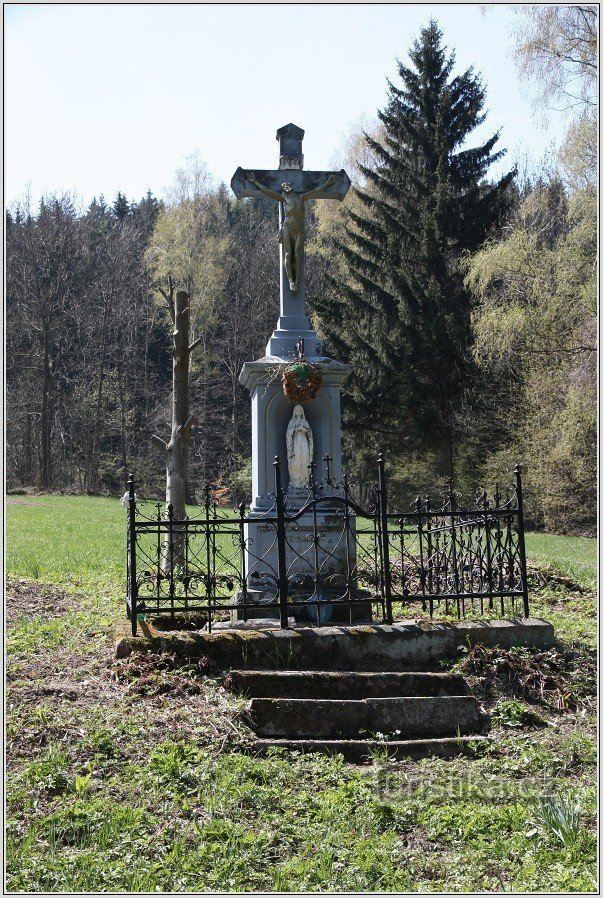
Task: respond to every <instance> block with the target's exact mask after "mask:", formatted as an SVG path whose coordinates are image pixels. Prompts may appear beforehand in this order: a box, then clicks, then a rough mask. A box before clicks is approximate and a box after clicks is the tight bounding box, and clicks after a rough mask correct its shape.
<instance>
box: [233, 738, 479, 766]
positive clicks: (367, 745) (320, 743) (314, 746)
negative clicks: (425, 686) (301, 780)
mask: <svg viewBox="0 0 603 898" xmlns="http://www.w3.org/2000/svg"><path fill="white" fill-rule="evenodd" d="M490 744H491V743H490V740H489V739H488V738H487V737H486V736H460V737H455V738H453V739H452V738H448V739H406V740H403V741H393V740H392V741H390V740H387V741H381V740H377V739H256V740H255V742H253V743H252V744H251V746H250V750H251V751H252V752H253V753H254V754H259V755H265V754H267V753H268V751H269V750H270V749H271V748H284V749H287V750H288V751H298V752H301V754H310V753H320V754H323V755H343V757H344V758H345V760H346V761H353V762H355V763H357V764H359V763H362V762H366V761H369V760H371V758H372V757H374V755H375V754H376V753H387V757H388V758H390V759H392V760H395V759H398V758H427V757H434V756H435V757H439V758H451V757H454V756H455V755H463V754H464V755H475V754H479V753H480V752H482V751H484V750H485V749H486V748H488V746H489V745H490Z"/></svg>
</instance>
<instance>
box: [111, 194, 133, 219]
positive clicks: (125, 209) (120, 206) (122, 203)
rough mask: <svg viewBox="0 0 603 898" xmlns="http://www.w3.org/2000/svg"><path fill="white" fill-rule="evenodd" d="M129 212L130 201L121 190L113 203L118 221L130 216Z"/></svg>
mask: <svg viewBox="0 0 603 898" xmlns="http://www.w3.org/2000/svg"><path fill="white" fill-rule="evenodd" d="M129 213H130V204H129V203H128V201H127V199H126V197H125V196H124V195H123V194H122V193H121V191H118V192H117V197H116V199H115V202H114V203H113V214H114V215H115V217H116V219H117V220H118V221H123V220H124V218H127V217H128V215H129Z"/></svg>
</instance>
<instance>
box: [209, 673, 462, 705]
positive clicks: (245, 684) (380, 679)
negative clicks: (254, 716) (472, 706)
mask: <svg viewBox="0 0 603 898" xmlns="http://www.w3.org/2000/svg"><path fill="white" fill-rule="evenodd" d="M224 685H225V686H226V688H227V689H230V690H232V691H233V692H238V693H240V694H241V695H245V696H248V697H249V698H316V699H327V698H331V699H361V698H401V697H403V696H438V695H468V694H469V687H468V686H467V683H466V682H465V680H464V678H463V677H462V676H461V675H460V674H449V673H362V672H359V671H319V670H318V671H317V670H307V671H298V670H233V671H231V672H230V673H229V675H228V677H227V678H226V681H225V683H224Z"/></svg>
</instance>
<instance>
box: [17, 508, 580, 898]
mask: <svg viewBox="0 0 603 898" xmlns="http://www.w3.org/2000/svg"><path fill="white" fill-rule="evenodd" d="M9 499H10V502H9V505H8V507H7V521H8V532H7V549H8V552H7V568H8V573H9V574H10V575H12V577H13V578H18V579H15V580H12V581H11V585H10V588H9V594H8V597H7V611H8V615H9V622H8V631H7V637H8V639H7V645H8V651H9V659H8V669H7V684H8V696H7V721H6V727H7V730H6V738H7V762H8V780H7V785H8V794H7V835H6V840H7V841H6V849H7V851H6V864H7V886H8V889H10V890H11V891H24V892H36V891H40V892H58V891H74V892H87V891H103V890H104V891H116V892H122V891H123V892H147V891H148V892H154V891H175V892H188V891H190V892H199V891H331V890H332V891H354V892H356V891H402V892H403V891H409V892H420V891H424V892H463V891H470V892H472V891H483V892H501V891H503V892H505V891H506V892H525V891H543V892H589V891H590V892H594V891H595V890H596V886H597V883H596V872H595V871H596V854H595V849H596V846H595V831H596V830H595V810H596V794H595V787H594V785H593V783H594V782H595V779H596V719H595V713H594V712H595V709H594V704H593V696H592V686H593V684H592V682H590V679H592V678H591V673H590V672H591V670H592V664H593V660H592V659H593V652H592V646H593V644H594V636H595V618H594V614H595V597H594V594H593V592H592V591H591V590H590V587H589V586H588V584H589V583H590V584H592V583H593V582H594V579H593V578H594V572H595V544H594V541H592V540H585V539H584V540H583V539H579V540H575V539H573V538H570V537H553V536H545V535H541V534H528V537H527V548H528V558H529V561H530V562H532V561H533V560H534V561H537V562H538V564H539V566H541V567H542V569H543V570H544V571H545V572H548V574H547V575H546V576H545V577H544V578H541V579H539V580H536V581H535V585H534V589H533V590H532V606H533V609H534V613H535V614H539V615H540V616H542V617H546V618H550V619H552V620H554V622H555V626H556V629H557V632H558V634H559V635H561V636H562V638H563V642H562V644H561V645H560V646H559V647H558V648H557V649H556V650H554V651H553V650H551V651H550V652H548V653H544V654H543V653H541V654H540V655H538V654H537V653H530V652H529V651H527V650H526V651H525V652H523V653H521V652H520V653H518V654H517V653H516V656H514V655H513V654H512V653H506V655H504V656H503V654H501V653H499V654H498V655H496V654H490V655H488V654H487V652H486V651H484V652H483V653H482V656H480V657H477V656H475V655H474V656H472V657H469V656H467V657H464V656H463V657H460V659H459V662H458V667H459V669H461V670H462V671H463V672H464V673H465V674H466V675H467V676H468V678H469V680H470V682H471V683H472V685H473V687H474V689H475V690H476V693H477V694H478V695H479V696H480V698H481V699H482V700H483V702H484V705H485V706H486V708H487V709H488V710H489V711H494V714H493V720H492V724H493V729H492V735H493V747H492V749H491V750H489V751H486V752H483V753H481V754H478V755H476V756H475V757H473V758H471V757H469V758H468V757H458V758H455V759H452V760H447V761H446V760H442V759H436V758H430V759H424V760H421V761H410V760H407V761H404V762H401V763H398V762H395V761H392V760H391V759H389V758H388V757H387V752H386V749H387V745H386V744H384V750H383V751H382V752H376V753H375V756H374V758H373V760H372V763H370V764H367V765H364V766H355V765H349V764H345V763H344V762H343V760H342V759H341V758H337V757H335V758H328V757H322V756H312V755H308V756H302V755H295V754H294V755H290V754H284V753H281V752H278V751H275V752H273V753H272V754H271V755H270V756H268V757H266V758H255V757H252V756H249V755H248V754H247V753H245V751H244V750H243V749H244V746H245V744H246V742H247V741H248V739H249V732H248V731H247V730H246V728H245V726H244V725H243V723H242V722H241V720H240V718H239V712H240V707H241V704H240V702H239V701H237V700H235V699H233V698H232V697H230V696H229V694H228V693H226V692H225V691H224V690H223V689H222V688H221V686H220V680H219V677H216V676H215V675H213V676H209V675H208V674H207V673H206V672H204V671H203V670H202V669H200V668H199V666H195V665H193V664H190V665H188V666H182V664H178V663H177V662H176V661H175V659H171V658H170V657H169V656H164V657H162V658H161V659H158V658H156V659H153V658H151V659H147V660H146V661H145V660H141V659H140V658H137V657H136V656H132V657H131V658H129V659H125V660H123V661H116V660H115V659H113V658H112V655H111V643H110V640H109V638H108V636H107V629H108V626H109V624H110V622H111V621H112V620H113V619H114V618H115V616H116V615H118V614H122V613H123V541H124V524H125V510H124V509H123V508H122V507H121V506H120V505H119V503H118V501H117V500H114V499H98V498H91V497H64V496H32V497H30V496H23V497H21V496H19V497H9ZM57 521H58V522H59V523H58V524H57ZM574 546H575V549H576V551H575V554H573V547H574ZM549 575H550V576H549ZM555 575H559V577H561V578H566V579H567V580H569V581H570V582H565V581H564V580H563V579H561V580H559V579H558V578H557V579H556V578H555ZM19 580H21V581H22V582H19ZM573 580H575V581H576V583H575V585H572V583H571V581H573ZM47 584H54V586H48V585H47ZM471 665H473V667H471ZM503 665H506V666H504V671H503ZM568 665H570V667H569V668H568ZM572 665H573V666H572ZM535 671H536V673H537V672H538V671H540V672H541V673H542V677H543V683H544V686H545V687H546V688H544V690H540V689H539V688H538V683H537V680H535V679H534V676H535ZM503 672H504V673H505V675H504V676H503ZM516 674H517V675H516ZM561 674H563V677H561ZM556 677H557V679H555V678H556ZM525 683H528V684H529V685H530V688H529V689H527V690H526V689H524V691H523V692H521V689H522V688H523V684H525ZM558 683H559V684H561V686H560V689H561V692H560V690H559V689H557V684H558ZM568 683H569V685H570V686H571V689H569V687H568ZM568 689H569V692H568ZM561 693H563V697H564V701H563V702H561V704H559V702H558V696H559V695H560V694H561ZM539 696H540V697H539ZM560 708H561V709H560Z"/></svg>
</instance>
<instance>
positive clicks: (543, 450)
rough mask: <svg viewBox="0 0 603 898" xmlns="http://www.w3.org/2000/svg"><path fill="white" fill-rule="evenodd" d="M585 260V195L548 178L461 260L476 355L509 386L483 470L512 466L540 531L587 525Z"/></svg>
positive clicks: (592, 407)
mask: <svg viewBox="0 0 603 898" xmlns="http://www.w3.org/2000/svg"><path fill="white" fill-rule="evenodd" d="M596 258H597V202H596V192H595V191H593V190H582V191H576V192H574V194H573V195H572V196H571V197H570V198H569V199H568V197H567V196H566V195H565V192H564V189H563V187H562V185H561V184H560V183H559V182H558V181H557V182H553V183H552V184H549V185H539V186H537V187H536V188H535V190H534V191H533V192H532V193H531V194H530V195H529V196H528V197H527V198H526V199H525V201H524V202H523V203H522V205H521V207H520V208H519V210H518V211H517V213H516V215H515V216H514V218H513V220H512V221H511V222H510V223H509V226H508V227H507V228H506V229H505V231H504V232H503V234H501V235H500V236H499V237H498V238H497V239H495V240H492V241H490V242H489V243H487V244H486V245H485V246H484V247H483V248H482V249H481V250H480V251H479V252H478V253H476V254H475V255H474V256H473V257H472V258H470V259H467V260H466V272H467V274H466V283H467V286H468V287H469V288H470V289H471V290H472V292H473V293H474V295H475V296H476V298H477V300H478V303H479V304H478V306H477V308H476V311H475V314H474V322H473V323H474V331H475V347H474V351H475V356H476V359H477V361H478V363H479V365H480V366H481V367H482V369H483V370H484V371H485V372H486V375H487V377H488V378H492V379H494V380H495V381H496V382H498V381H500V380H501V379H502V380H507V381H510V382H512V383H513V391H512V393H511V392H510V393H509V394H508V396H507V397H502V396H499V397H498V404H497V407H496V408H495V412H496V413H497V415H498V419H499V421H500V424H501V426H500V427H499V428H498V437H497V439H496V440H492V441H491V443H490V447H489V448H490V453H491V454H490V458H489V460H488V462H487V464H486V468H485V470H486V472H487V473H488V476H495V475H500V474H501V473H502V470H503V469H504V468H507V467H508V462H509V461H510V460H511V457H512V458H513V460H515V461H522V462H523V463H524V464H525V467H526V471H527V475H528V476H527V478H526V484H527V487H528V491H529V495H528V503H527V507H528V508H529V509H530V513H531V515H533V517H534V520H535V523H539V524H541V525H544V526H545V527H546V528H547V529H550V530H559V531H567V530H571V529H572V528H575V527H578V528H581V529H587V528H588V527H592V526H593V524H594V520H595V501H596V488H595V483H596V477H595V472H596V411H597V409H596Z"/></svg>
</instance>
